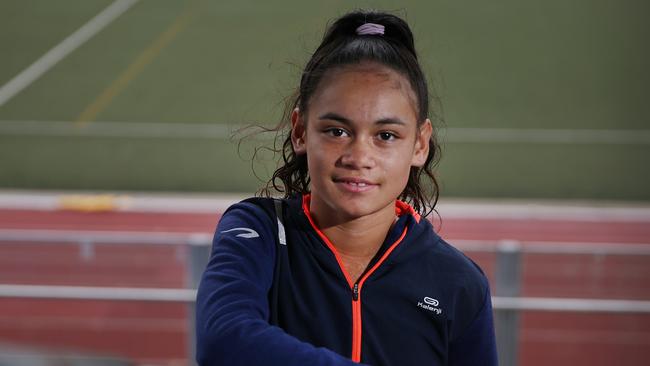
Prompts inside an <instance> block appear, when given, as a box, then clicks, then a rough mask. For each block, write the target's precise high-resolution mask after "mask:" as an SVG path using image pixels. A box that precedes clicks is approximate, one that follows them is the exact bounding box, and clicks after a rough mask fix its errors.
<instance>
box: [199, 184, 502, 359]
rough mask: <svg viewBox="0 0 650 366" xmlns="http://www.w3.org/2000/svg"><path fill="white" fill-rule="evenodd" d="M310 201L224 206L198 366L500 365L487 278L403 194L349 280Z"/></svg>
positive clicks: (204, 291)
mask: <svg viewBox="0 0 650 366" xmlns="http://www.w3.org/2000/svg"><path fill="white" fill-rule="evenodd" d="M309 199H310V197H309V195H305V196H303V197H296V198H293V199H289V200H272V199H263V198H253V199H249V200H246V201H243V202H241V203H238V204H235V205H233V206H231V207H230V208H229V209H228V210H227V211H226V212H225V213H224V215H223V217H222V218H221V221H220V222H219V225H218V227H217V230H216V233H215V236H214V243H213V248H212V255H211V258H210V261H209V263H208V266H207V268H206V270H205V272H204V274H203V278H202V280H201V284H200V286H199V291H198V295H197V307H196V310H197V314H196V321H197V324H196V331H197V361H198V363H199V364H200V365H282V366H291V365H358V364H357V363H356V362H362V363H364V364H369V365H375V366H380V365H428V366H433V365H451V366H464V365H467V366H470V365H471V366H476V365H486V366H492V365H496V364H497V360H496V347H495V339H494V328H493V321H492V307H491V301H490V292H489V287H488V282H487V280H486V278H485V276H484V275H483V273H482V271H481V270H480V268H479V267H478V266H477V265H476V264H474V263H473V262H472V261H471V260H470V259H468V258H467V257H466V256H465V255H463V254H462V253H461V252H460V251H458V250H456V249H455V248H453V247H452V246H451V245H449V244H447V243H446V242H445V241H443V240H442V239H441V238H440V237H439V236H438V235H437V234H436V233H435V232H434V230H433V227H432V226H431V224H430V223H429V222H428V221H427V220H425V219H420V216H419V215H418V214H417V213H415V212H414V211H413V209H412V208H411V207H410V206H409V205H407V204H405V203H403V202H400V201H397V202H396V206H395V209H396V213H397V214H398V215H399V219H398V221H397V222H396V224H395V225H394V226H393V228H392V229H391V230H390V232H389V234H388V236H387V238H386V240H385V242H384V244H383V245H382V247H381V248H380V250H379V252H378V253H377V255H376V256H375V258H374V259H373V260H372V261H371V262H370V264H369V265H368V268H367V269H366V271H365V272H364V274H363V275H362V276H361V277H360V279H359V280H358V281H357V282H356V283H353V281H351V280H350V279H348V278H347V277H348V276H347V273H346V272H345V271H344V270H343V269H342V267H341V265H340V260H339V258H338V254H337V252H336V249H335V248H334V247H333V246H332V244H331V243H330V242H329V240H328V239H327V238H326V237H325V235H323V233H322V232H321V231H320V230H319V229H318V227H316V225H315V224H314V222H313V220H312V218H311V217H310V215H309Z"/></svg>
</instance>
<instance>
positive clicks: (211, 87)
mask: <svg viewBox="0 0 650 366" xmlns="http://www.w3.org/2000/svg"><path fill="white" fill-rule="evenodd" d="M112 3H113V1H109V0H92V1H89V0H60V1H50V0H29V1H26V0H3V1H2V2H0V49H1V50H2V51H1V53H2V57H0V85H6V83H8V82H9V81H10V80H12V78H14V77H15V76H16V75H18V74H19V73H21V72H22V71H23V70H25V69H26V68H27V67H28V66H29V65H30V64H32V63H33V62H35V61H36V60H38V59H39V58H40V57H41V56H43V55H44V54H45V53H46V52H47V51H48V50H50V49H51V48H52V47H54V46H56V45H57V44H59V43H60V42H61V41H63V39H65V38H66V37H67V36H68V35H70V34H72V33H73V32H75V31H76V30H77V29H79V28H80V27H81V26H82V25H83V24H85V23H86V22H88V21H89V20H90V19H91V18H93V17H94V16H95V15H97V14H98V13H100V12H101V11H102V10H104V9H105V8H106V7H107V6H109V5H110V4H112ZM359 7H362V8H377V9H384V10H391V11H394V12H396V13H397V14H399V15H402V16H404V17H406V19H407V20H408V21H409V22H410V24H411V25H412V27H413V29H414V32H415V36H416V43H417V46H418V49H419V51H420V57H421V59H422V62H423V64H424V66H425V70H426V72H427V74H428V78H429V79H430V81H431V85H432V86H433V87H434V89H435V90H436V92H437V94H438V96H439V97H440V100H441V105H442V110H438V111H437V114H439V115H441V116H442V117H443V119H444V120H443V121H438V125H439V127H440V128H441V132H440V133H441V135H442V136H444V138H443V141H445V144H444V147H443V159H442V162H441V164H440V169H439V176H440V179H441V181H442V187H443V191H442V196H443V197H444V196H455V197H522V198H572V199H605V200H609V199H616V200H618V199H621V200H641V201H650V189H649V187H650V169H649V168H648V167H649V165H650V164H649V163H648V160H649V158H650V111H649V109H648V108H647V105H648V91H647V87H648V85H650V71H648V65H650V51H649V50H648V46H647V34H650V23H648V22H647V19H646V18H647V14H649V13H650V5H648V3H647V2H643V1H632V0H626V1H618V2H615V1H596V0H593V1H591V0H574V1H548V2H521V1H514V0H511V1H510V0H498V1H494V2H482V1H471V2H459V1H456V2H452V1H440V0H437V1H417V2H416V1H400V2H390V1H363V2H359V1H357V2H354V1H328V2H318V3H312V2H300V1H295V0H292V1H274V2H262V1H237V2H234V1H228V2H226V1H210V0H195V1H180V0H141V1H139V2H137V3H136V4H135V5H133V6H132V7H131V8H129V9H128V10H127V11H126V12H125V13H124V14H122V15H120V16H119V17H117V18H116V19H115V20H114V21H112V22H111V23H110V24H109V25H108V26H107V27H106V28H104V29H103V30H101V31H100V32H99V33H98V34H96V35H95V36H93V37H92V38H90V39H89V40H88V41H87V42H85V43H83V44H82V45H81V46H80V47H78V48H76V49H74V51H72V52H71V53H70V54H69V55H67V56H66V57H65V58H63V59H62V60H61V61H60V62H58V63H56V64H55V65H54V66H53V67H52V68H51V69H49V70H47V72H45V73H44V74H43V75H42V76H41V77H39V78H38V79H36V80H35V81H33V82H31V83H29V85H28V86H27V87H26V88H25V89H23V90H22V91H20V92H19V93H17V94H16V95H15V96H13V97H12V98H11V99H9V100H8V101H7V102H6V103H4V104H2V105H0V187H3V188H34V189H75V190H78V189H92V190H138V191H150V190H166V191H218V192H232V191H234V192H250V191H254V190H256V188H258V187H259V185H260V181H259V179H256V178H255V176H254V175H253V174H252V173H251V169H250V166H251V162H250V161H248V160H247V159H249V158H250V156H251V149H252V145H254V144H257V143H259V141H258V140H256V141H250V142H248V143H247V144H245V146H244V149H243V150H242V151H241V152H240V153H238V151H237V144H236V141H237V140H236V138H235V139H231V138H229V137H228V134H219V133H207V134H204V133H203V132H202V131H203V130H202V127H201V126H208V127H209V128H212V127H214V128H215V129H216V128H218V127H219V126H222V125H246V124H263V125H272V124H275V123H276V122H277V121H278V120H279V118H280V115H281V112H282V109H283V100H284V98H285V97H287V96H289V95H290V94H291V93H292V91H293V88H294V87H295V86H296V83H297V79H298V75H299V74H300V67H301V65H303V63H304V62H305V61H306V60H307V58H308V57H309V54H310V52H312V50H313V49H314V48H315V46H316V45H317V43H318V41H319V39H320V37H321V35H322V32H323V30H324V29H325V27H326V25H327V23H328V21H329V20H331V19H332V18H335V17H336V16H338V15H341V14H342V13H344V12H345V11H347V10H351V9H354V8H359ZM143 124H144V125H143ZM161 124H167V125H168V126H172V127H171V128H170V129H166V128H161V127H160V126H161ZM136 125H137V126H139V127H138V131H142V130H143V129H144V130H145V133H141V132H138V133H133V131H134V130H133V129H132V128H133V126H136ZM52 126H55V127H56V126H58V127H57V128H55V129H54V130H55V132H52V131H53V130H52V129H51V127H52ZM61 126H62V127H61ZM143 126H144V128H143ZM147 126H150V129H147ZM179 126H180V127H179ZM184 126H185V127H184ZM211 126H212V127H211ZM93 128H97V129H100V130H102V131H105V133H103V134H102V133H94V132H92V131H95V130H93ZM474 129H475V130H474ZM106 131H109V132H106ZM170 131H171V132H170ZM173 131H177V132H173ZM210 131H214V130H210ZM520 132H521V133H520ZM176 133H177V134H176ZM522 133H523V134H522ZM527 133H528V134H527ZM490 136H493V137H490ZM494 136H496V137H494ZM522 136H523V137H522ZM526 136H528V137H526ZM531 136H532V137H531ZM540 136H541V137H540ZM544 136H546V137H544ZM594 136H596V137H594ZM538 137H539V138H538ZM264 141H266V142H265V143H269V140H268V139H267V140H264ZM267 159H268V157H267ZM256 166H257V171H258V174H259V175H261V176H262V178H264V177H266V176H268V172H269V171H270V170H271V169H272V166H273V165H272V163H271V162H270V161H268V160H267V161H262V162H257V163H256Z"/></svg>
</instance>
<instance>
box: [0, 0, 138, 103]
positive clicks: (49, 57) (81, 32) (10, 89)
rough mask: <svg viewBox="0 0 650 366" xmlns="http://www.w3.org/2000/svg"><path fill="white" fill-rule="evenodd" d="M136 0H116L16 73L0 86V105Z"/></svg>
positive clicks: (136, 0) (97, 31)
mask: <svg viewBox="0 0 650 366" xmlns="http://www.w3.org/2000/svg"><path fill="white" fill-rule="evenodd" d="M136 2H138V0H116V1H114V2H113V3H112V4H111V5H109V6H108V7H107V8H106V9H104V10H102V11H101V12H100V13H99V14H97V15H96V16H95V17H94V18H92V19H91V20H90V21H88V22H87V23H86V24H84V25H83V26H82V27H81V28H79V29H77V31H75V32H74V33H72V34H71V35H69V36H68V37H67V38H66V39H64V40H63V41H62V42H61V43H59V44H58V45H56V46H54V48H52V49H51V50H49V51H47V53H45V54H44V55H43V56H41V58H39V59H38V60H36V62H34V63H33V64H31V65H30V66H29V67H28V68H26V69H25V70H23V71H22V72H21V73H20V74H18V75H16V76H15V77H14V78H13V79H11V80H10V81H9V82H7V83H6V84H5V85H3V86H2V87H1V88H0V106H2V105H4V104H5V103H7V102H8V101H9V100H10V99H11V98H13V97H14V96H16V94H18V93H20V92H21V91H22V90H23V89H25V88H26V87H28V86H29V85H30V84H31V83H33V82H34V81H35V80H36V79H38V78H39V77H41V76H42V75H43V74H45V73H46V72H47V71H48V70H49V69H51V68H52V67H53V66H54V65H56V64H57V63H58V62H59V61H61V60H62V59H64V58H65V57H66V56H67V55H69V54H70V53H72V52H73V51H74V50H75V49H77V48H78V47H79V46H81V45H82V44H84V43H85V42H86V41H88V40H89V39H90V38H92V37H93V36H94V35H95V34H97V33H99V32H100V31H101V30H102V29H104V28H105V27H106V26H107V25H109V24H110V23H111V22H112V21H113V20H115V19H117V18H118V17H119V16H120V15H122V14H123V13H124V12H126V11H127V10H128V9H129V8H130V7H131V6H133V5H134V4H135V3H136Z"/></svg>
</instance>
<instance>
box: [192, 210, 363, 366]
mask: <svg viewBox="0 0 650 366" xmlns="http://www.w3.org/2000/svg"><path fill="white" fill-rule="evenodd" d="M273 224H275V223H274V222H272V221H271V218H270V217H269V216H268V215H267V214H266V213H265V212H264V211H263V210H262V209H261V208H259V207H257V206H255V205H253V204H250V203H241V204H237V205H235V206H233V207H231V208H230V209H229V210H228V211H226V213H225V214H224V215H223V217H222V219H221V221H220V223H219V225H218V227H217V231H216V233H215V237H214V242H213V248H212V255H211V258H210V261H209V263H208V266H207V268H206V270H205V272H204V274H203V278H202V280H201V284H200V285H199V290H198V295H197V303H196V332H197V334H196V339H197V347H196V354H197V356H196V357H197V362H198V363H199V365H233V366H235V365H282V366H291V365H323V366H325V365H350V366H352V365H358V364H357V363H354V362H352V361H351V360H350V359H347V358H345V357H343V356H341V355H339V354H338V353H335V352H333V351H330V350H328V349H325V348H317V347H314V346H313V345H311V344H309V343H305V342H302V341H300V340H298V339H296V338H294V337H293V336H291V335H289V334H287V333H285V332H284V331H283V330H282V329H281V328H279V327H276V326H271V325H270V324H269V323H268V321H267V319H268V318H269V305H268V298H267V296H268V291H269V289H270V287H271V281H272V279H273V270H274V263H275V240H276V239H275V236H274V233H273V230H271V227H272V226H271V225H273ZM233 229H234V230H233Z"/></svg>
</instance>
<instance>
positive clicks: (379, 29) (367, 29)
mask: <svg viewBox="0 0 650 366" xmlns="http://www.w3.org/2000/svg"><path fill="white" fill-rule="evenodd" d="M357 34H358V35H360V36H365V35H375V34H380V35H383V34H384V26H383V25H381V24H375V23H365V24H363V25H361V26H359V28H357Z"/></svg>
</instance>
